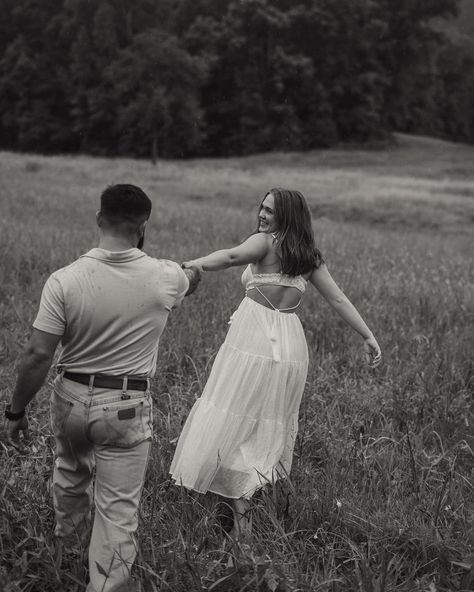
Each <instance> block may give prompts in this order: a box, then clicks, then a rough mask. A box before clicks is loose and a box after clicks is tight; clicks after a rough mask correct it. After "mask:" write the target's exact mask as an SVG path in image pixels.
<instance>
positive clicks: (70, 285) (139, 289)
mask: <svg viewBox="0 0 474 592" xmlns="http://www.w3.org/2000/svg"><path fill="white" fill-rule="evenodd" d="M188 288H189V282H188V278H187V277H186V275H185V273H184V272H183V270H182V269H181V268H180V266H179V265H178V264H177V263H175V262H174V261H168V260H165V259H154V258H152V257H149V256H148V255H146V254H145V253H143V252H142V251H140V250H139V249H128V250H126V251H106V250H104V249H98V248H96V249H92V250H90V251H89V252H88V253H86V254H85V255H82V257H79V259H77V260H76V261H74V263H72V264H71V265H68V266H67V267H63V268H62V269H59V270H58V271H56V272H54V273H53V274H52V275H51V276H50V277H49V278H48V280H47V282H46V284H45V286H44V288H43V292H42V295H41V302H40V306H39V311H38V315H37V317H36V319H35V321H34V323H33V327H35V328H36V329H39V330H40V331H45V332H46V333H52V334H53V335H61V336H62V340H61V344H62V351H61V353H60V357H59V360H58V368H59V369H65V370H69V371H71V372H81V373H84V374H108V375H110V376H121V375H136V376H147V377H152V376H153V375H154V373H155V368H156V358H157V352H158V344H159V340H160V336H161V334H162V333H163V329H164V328H165V325H166V321H167V319H168V315H169V313H170V311H171V309H172V308H175V307H176V306H179V304H180V303H181V301H182V299H183V298H184V295H185V294H186V292H187V290H188Z"/></svg>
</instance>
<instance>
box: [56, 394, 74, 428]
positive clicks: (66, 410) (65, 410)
mask: <svg viewBox="0 0 474 592" xmlns="http://www.w3.org/2000/svg"><path fill="white" fill-rule="evenodd" d="M73 406H74V403H72V401H68V400H67V399H63V397H61V396H60V395H59V394H58V393H57V392H56V391H53V393H52V395H51V401H50V410H51V429H52V430H53V434H54V435H55V436H62V435H64V431H65V425H66V421H67V419H68V417H69V416H70V415H71V411H72V408H73Z"/></svg>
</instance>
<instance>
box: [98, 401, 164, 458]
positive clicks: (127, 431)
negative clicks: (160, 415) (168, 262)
mask: <svg viewBox="0 0 474 592" xmlns="http://www.w3.org/2000/svg"><path fill="white" fill-rule="evenodd" d="M151 410H152V405H151V397H150V396H149V395H148V396H145V397H143V398H141V397H140V398H139V399H131V400H127V401H116V402H113V403H107V404H105V405H103V406H98V408H97V409H96V410H94V412H93V414H94V416H95V421H92V422H91V423H90V438H91V440H92V441H93V442H94V443H95V444H101V445H107V446H118V447H120V448H131V447H132V446H136V445H137V444H140V442H144V441H145V440H149V439H151V437H152V415H151Z"/></svg>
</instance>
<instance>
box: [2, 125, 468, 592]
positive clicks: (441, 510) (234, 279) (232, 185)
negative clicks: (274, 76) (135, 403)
mask: <svg viewBox="0 0 474 592" xmlns="http://www.w3.org/2000/svg"><path fill="white" fill-rule="evenodd" d="M473 163H474V147H469V146H463V145H459V144H451V143H447V142H443V141H440V140H432V139H429V138H415V137H409V136H403V135H397V136H396V137H395V140H394V141H393V142H392V143H390V144H383V145H382V144H381V145H373V146H368V147H365V148H364V149H362V148H360V147H357V146H355V147H347V148H344V149H333V150H327V151H325V150H321V151H314V152H308V153H304V154H302V153H271V154H262V155H256V156H250V157H246V158H228V159H212V160H209V159H208V160H202V159H201V160H185V161H159V162H158V165H157V166H156V167H154V166H152V165H151V164H150V163H148V162H146V161H141V160H131V159H106V158H99V157H90V156H74V157H69V156H41V155H33V154H13V153H6V152H4V153H1V154H0V176H1V179H2V183H1V189H0V205H1V211H2V216H1V218H0V249H1V253H2V258H1V260H0V330H1V334H0V375H1V376H0V377H1V381H0V389H1V392H0V401H1V402H2V405H1V409H2V413H3V402H8V401H9V399H10V396H11V391H12V388H13V386H14V381H15V365H16V363H17V360H18V356H19V354H20V352H21V349H22V347H23V345H24V344H25V342H26V340H27V339H28V336H29V333H30V330H31V329H30V328H31V323H32V321H33V319H34V316H35V312H36V308H37V305H38V302H39V298H40V294H41V288H42V285H43V283H44V281H45V280H46V278H47V277H48V275H49V274H50V273H51V272H52V271H53V270H55V269H57V268H59V267H62V266H64V265H66V264H67V263H69V262H71V261H72V260H74V259H75V258H76V257H78V256H79V255H80V254H81V253H83V252H85V251H86V250H88V249H89V248H90V247H91V246H94V245H95V243H96V240H97V233H96V228H95V217H94V216H95V211H96V210H97V209H98V197H99V195H100V192H101V191H102V189H103V188H104V187H105V186H106V185H108V184H110V183H116V182H130V183H136V184H138V185H140V186H142V187H143V188H144V189H145V190H146V191H147V193H148V194H149V195H150V197H151V198H152V200H153V204H154V205H153V213H152V219H151V221H150V224H149V228H148V230H147V237H146V244H145V250H146V251H147V252H148V253H149V254H150V255H153V256H156V257H159V258H168V259H173V260H176V261H183V260H185V259H189V258H191V257H193V256H197V255H202V254H205V253H207V252H209V251H210V250H214V249H217V248H223V247H226V246H230V245H232V244H234V243H237V242H239V241H240V240H242V239H243V238H245V236H247V235H248V234H249V233H250V232H251V231H252V230H253V229H254V227H255V222H256V212H257V207H258V204H259V202H260V200H261V199H262V197H263V195H264V194H265V192H266V191H267V190H268V189H270V188H271V187H275V186H285V187H291V188H297V189H299V190H300V191H302V192H303V193H304V194H305V196H306V197H307V200H308V202H309V204H310V207H311V210H312V213H313V220H314V229H315V236H316V240H317V243H318V245H319V247H320V248H321V250H322V252H323V255H324V257H325V259H326V261H327V264H328V267H329V269H330V271H331V273H332V275H333V276H334V278H335V279H336V281H337V282H338V283H339V284H340V286H341V287H342V288H343V290H344V291H345V292H346V294H347V295H348V296H349V298H350V299H351V300H352V302H353V303H354V304H355V305H356V307H357V308H358V309H359V310H360V312H361V313H362V315H363V316H364V318H366V320H367V322H368V324H369V325H370V326H371V328H372V329H373V331H374V333H375V335H376V337H377V338H378V340H379V343H380V345H381V347H382V351H383V354H384V358H383V363H382V364H381V365H380V366H379V367H378V368H377V369H375V370H370V369H368V368H367V367H365V366H364V363H363V357H362V351H361V340H360V338H359V337H358V336H357V335H356V334H354V333H353V332H352V331H351V330H350V329H349V328H348V327H346V326H345V325H344V324H343V322H342V321H341V320H340V319H338V318H337V316H336V315H335V313H334V312H332V310H331V309H330V308H329V307H328V305H327V304H326V303H325V301H324V300H323V299H322V298H321V296H319V295H318V294H317V292H315V291H312V292H311V291H310V293H309V294H307V296H306V299H305V301H304V303H303V306H302V309H301V312H300V316H301V320H302V323H303V326H304V328H305V332H306V336H307V340H308V345H309V349H310V360H311V363H310V372H309V376H308V380H307V385H306V390H305V395H304V398H303V402H302V406H301V409H300V429H299V435H298V440H297V445H296V448H295V456H294V461H293V468H292V472H291V476H290V478H289V479H288V480H286V481H284V482H280V483H278V484H277V485H275V486H274V487H268V488H266V489H265V490H263V491H262V492H261V493H260V494H259V495H257V496H255V498H254V499H253V501H252V508H253V515H254V535H253V541H252V543H251V544H250V545H249V546H247V547H238V546H236V545H233V544H232V542H231V540H230V539H229V538H228V537H227V535H226V534H225V533H224V530H223V528H222V525H221V522H220V521H219V517H218V516H217V513H218V508H219V506H218V505H216V498H215V497H212V496H200V495H195V494H192V493H188V492H186V491H183V490H182V489H181V488H177V487H175V486H173V485H172V484H171V483H170V480H169V477H168V467H169V465H170V462H171V458H172V455H173V450H174V446H175V443H176V438H177V436H178V434H179V432H180V428H181V426H182V424H183V421H184V420H185V418H186V415H187V413H188V411H189V409H190V408H191V406H192V404H193V402H194V400H195V398H196V397H198V396H199V395H200V392H201V390H202V387H203V385H204V383H205V380H206V376H207V374H208V372H209V369H210V367H211V365H212V361H213V358H214V356H215V354H216V352H217V349H218V347H219V345H220V343H221V342H222V340H223V338H224V336H225V333H226V331H227V320H228V318H229V316H230V315H231V313H232V312H233V310H234V309H235V308H236V306H237V305H238V302H239V301H240V299H241V298H242V296H243V288H242V286H241V285H240V281H239V276H240V273H241V271H242V270H239V269H231V270H227V271H224V272H219V273H207V274H205V277H204V279H203V281H202V282H201V284H200V287H199V289H198V291H197V292H196V293H195V294H193V295H192V296H190V297H189V298H188V299H186V301H185V303H184V305H183V306H182V307H181V308H180V309H179V310H178V311H176V312H174V313H173V314H172V315H171V317H170V320H169V324H168V326H167V328H166V330H165V333H164V336H163V338H162V341H161V344H160V353H159V361H158V367H157V373H156V377H155V379H154V380H153V388H152V390H153V398H154V403H155V409H154V414H155V435H154V442H153V450H152V457H151V459H150V464H149V469H148V474H147V480H146V485H145V490H144V495H143V500H142V505H141V512H140V528H139V542H140V554H139V558H138V561H137V565H136V566H135V568H134V577H135V578H136V580H137V581H139V582H140V583H141V586H142V590H143V591H144V592H156V591H160V592H164V591H171V592H181V591H187V592H197V591H201V590H202V591H205V590H207V591H211V590H212V591H214V592H251V591H264V592H265V591H268V592H310V591H321V592H353V591H360V592H389V591H393V592H395V591H397V592H412V591H420V592H421V591H422V592H451V591H459V592H461V591H467V590H473V589H474V560H473V555H474V437H473V434H474V429H473V422H474V414H473V335H474V330H473V328H474V323H473V320H474V315H473V306H472V305H473V277H474V274H473V255H474V249H473V240H472V236H473V233H472V231H473V226H474V168H473ZM53 376H54V372H53V371H51V374H50V379H49V382H50V381H51V379H52V378H53ZM49 392H50V386H49V384H45V386H44V387H43V388H42V389H41V391H40V392H39V393H38V395H37V397H36V399H35V400H34V401H33V402H32V404H31V405H30V410H29V417H30V425H31V429H32V432H33V438H32V441H31V443H30V448H29V452H28V454H26V455H21V454H19V453H17V452H16V451H14V450H12V449H11V448H9V447H8V446H7V445H6V444H5V432H4V429H3V427H2V428H1V429H0V455H1V463H0V496H1V498H0V590H2V591H4V592H20V591H21V592H48V591H53V590H54V591H56V592H58V591H60V592H62V591H65V592H66V591H67V592H72V591H77V592H79V591H82V590H84V589H85V585H84V577H85V567H84V564H83V562H82V559H81V557H79V556H78V557H69V558H66V559H63V561H62V562H61V561H60V558H59V556H58V552H57V547H56V544H55V542H54V540H53V536H52V532H53V526H54V516H53V511H52V502H51V467H52V462H53V439H52V436H51V430H50V426H49V417H48V397H49Z"/></svg>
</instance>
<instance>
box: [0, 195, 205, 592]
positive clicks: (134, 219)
mask: <svg viewBox="0 0 474 592" xmlns="http://www.w3.org/2000/svg"><path fill="white" fill-rule="evenodd" d="M150 213H151V201H150V200H149V198H148V197H147V196H146V195H145V193H144V192H143V191H142V190H141V189H140V188H139V187H136V186H134V185H113V186H111V187H108V188H107V189H106V190H105V191H104V192H103V193H102V196H101V205H100V211H99V212H97V214H96V217H97V224H98V226H99V237H100V240H99V246H98V247H97V248H94V249H91V250H90V251H89V252H87V253H86V254H85V255H82V257H79V259H77V260H76V261H75V262H74V263H72V264H71V265H69V266H67V267H64V268H62V269H60V270H58V271H56V272H55V273H53V274H52V275H51V276H50V277H49V279H48V280H47V282H46V284H45V286H44V288H43V293H42V296H41V302H40V306H39V311H38V315H37V317H36V320H35V321H34V323H33V333H32V336H31V338H30V340H29V343H28V344H27V346H26V348H25V351H24V354H23V357H22V361H21V364H20V366H19V371H18V377H17V382H16V386H15V389H14V393H13V397H12V401H11V404H10V405H9V406H8V407H7V410H6V412H5V416H6V418H7V432H8V437H9V441H10V443H12V444H13V445H14V446H16V447H20V446H21V441H20V432H23V435H24V437H27V436H28V421H27V418H26V415H25V408H26V406H27V405H28V403H29V402H30V401H31V399H32V398H33V397H34V396H35V395H36V393H37V392H38V390H39V389H40V387H41V385H42V384H43V382H44V380H45V378H46V376H47V373H48V370H49V368H50V366H51V363H52V361H53V356H54V353H55V350H56V347H57V345H58V343H59V341H61V343H62V351H61V354H60V356H59V360H58V364H57V369H58V376H57V378H56V379H55V382H54V390H53V393H52V399H51V420H52V429H53V432H54V435H55V438H56V459H55V466H54V474H53V501H54V509H55V513H56V528H55V535H56V536H57V537H60V538H62V539H63V540H64V545H65V546H67V547H71V546H73V545H74V544H75V543H77V542H79V543H82V542H83V538H84V535H85V534H86V532H87V528H86V527H87V522H88V518H89V516H90V510H91V501H92V478H93V470H94V467H95V518H94V524H93V527H92V534H91V540H90V546H89V575H90V583H89V585H88V588H87V592H98V591H99V590H100V591H103V592H112V591H118V590H129V587H128V584H127V582H128V580H129V574H130V568H131V566H132V564H133V562H134V560H135V556H136V542H135V538H134V532H135V531H136V528H137V510H138V504H139V500H140V496H141V490H142V486H143V482H144V477H145V469H146V464H147V458H148V453H149V449H150V445H151V437H152V413H151V397H150V391H149V379H150V378H151V377H152V376H153V375H154V372H155V366H156V358H157V350H158V343H159V339H160V336H161V334H162V332H163V329H164V327H165V325H166V321H167V319H168V315H169V313H170V311H171V310H172V309H173V308H175V307H177V306H179V304H180V303H181V301H182V299H183V297H184V296H185V295H186V294H190V293H191V292H192V291H194V289H195V287H196V285H197V282H198V281H199V279H200V278H199V272H198V271H197V270H192V271H191V273H188V271H189V270H182V269H181V268H180V266H179V265H178V264H177V263H174V262H172V261H167V260H158V259H153V258H151V257H149V256H147V255H146V254H145V253H143V252H142V251H141V250H140V249H139V248H137V246H142V245H143V239H144V233H145V227H146V224H147V221H148V218H149V216H150Z"/></svg>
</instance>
